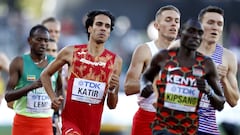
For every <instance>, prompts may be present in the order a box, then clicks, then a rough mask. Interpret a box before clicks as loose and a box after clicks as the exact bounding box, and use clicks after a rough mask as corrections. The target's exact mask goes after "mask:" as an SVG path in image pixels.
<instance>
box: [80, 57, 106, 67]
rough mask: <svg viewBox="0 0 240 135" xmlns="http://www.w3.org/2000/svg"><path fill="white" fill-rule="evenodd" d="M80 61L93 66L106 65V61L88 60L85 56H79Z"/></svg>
mask: <svg viewBox="0 0 240 135" xmlns="http://www.w3.org/2000/svg"><path fill="white" fill-rule="evenodd" d="M80 61H81V62H82V63H85V64H90V65H94V66H102V67H105V66H106V63H105V62H102V61H99V62H92V61H89V60H87V59H85V58H81V59H80Z"/></svg>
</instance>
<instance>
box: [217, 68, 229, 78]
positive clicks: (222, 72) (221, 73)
mask: <svg viewBox="0 0 240 135" xmlns="http://www.w3.org/2000/svg"><path fill="white" fill-rule="evenodd" d="M217 72H218V76H219V77H220V79H223V78H225V77H226V76H227V67H226V66H224V65H221V64H219V65H217Z"/></svg>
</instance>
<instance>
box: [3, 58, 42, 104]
mask: <svg viewBox="0 0 240 135" xmlns="http://www.w3.org/2000/svg"><path fill="white" fill-rule="evenodd" d="M22 67H23V60H22V58H21V57H16V58H15V59H14V60H13V61H12V62H11V64H10V69H9V80H8V83H7V87H6V94H5V99H6V101H7V103H9V102H11V101H14V100H17V99H19V98H21V97H22V96H25V95H26V94H27V93H28V92H29V91H31V90H33V89H36V88H39V87H41V86H42V83H41V81H40V80H37V81H35V82H33V83H32V84H30V85H27V86H25V87H22V88H20V89H18V90H14V88H15V86H16V85H17V83H18V81H19V79H20V77H21V75H22V70H23V68H22Z"/></svg>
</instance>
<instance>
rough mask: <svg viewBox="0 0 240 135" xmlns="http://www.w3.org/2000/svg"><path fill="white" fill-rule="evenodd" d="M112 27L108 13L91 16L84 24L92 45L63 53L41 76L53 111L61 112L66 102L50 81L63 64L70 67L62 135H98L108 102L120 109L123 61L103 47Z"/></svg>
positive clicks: (97, 11) (66, 48) (68, 47)
mask: <svg viewBox="0 0 240 135" xmlns="http://www.w3.org/2000/svg"><path fill="white" fill-rule="evenodd" d="M113 26H114V16H113V15H111V13H110V12H109V11H105V10H94V11H91V12H89V13H88V15H87V19H86V22H85V27H86V30H87V34H88V39H89V42H88V43H87V44H83V45H74V46H67V47H65V48H64V49H62V50H61V51H60V52H59V54H58V55H57V57H56V59H55V60H54V61H53V62H52V63H51V65H49V66H48V67H47V68H46V70H44V71H43V73H42V75H41V81H42V82H43V86H44V87H45V89H46V91H47V93H48V95H49V96H50V98H51V100H52V108H54V109H58V108H59V106H60V105H61V103H62V101H63V98H62V97H61V96H60V97H57V96H56V95H55V94H54V93H53V89H52V88H51V83H50V78H51V75H52V74H53V73H55V72H56V71H58V70H59V69H61V67H62V66H63V65H64V64H68V66H69V72H68V85H67V86H68V87H67V96H66V99H65V106H64V108H63V111H62V134H63V135H99V134H100V125H101V118H102V112H103V106H104V101H105V98H107V105H108V107H109V108H110V109H114V108H115V107H116V105H117V102H118V90H119V77H120V73H121V70H122V58H121V57H119V56H118V55H116V54H115V53H113V52H111V51H109V50H107V49H106V48H105V47H104V45H105V42H106V41H107V39H108V38H109V36H110V32H111V31H112V30H113Z"/></svg>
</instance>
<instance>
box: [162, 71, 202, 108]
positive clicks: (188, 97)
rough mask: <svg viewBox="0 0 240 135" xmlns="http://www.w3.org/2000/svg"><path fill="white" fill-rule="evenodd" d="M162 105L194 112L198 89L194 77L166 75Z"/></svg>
mask: <svg viewBox="0 0 240 135" xmlns="http://www.w3.org/2000/svg"><path fill="white" fill-rule="evenodd" d="M167 82H168V83H167V84H166V90H165V95H164V107H167V108H170V109H175V110H179V111H185V112H194V111H195V110H196V106H197V104H198V98H199V93H200V92H199V90H198V89H197V87H195V86H196V79H195V78H189V77H183V76H179V75H167Z"/></svg>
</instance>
